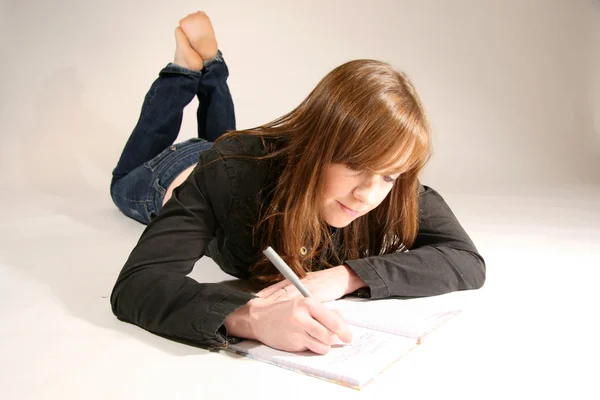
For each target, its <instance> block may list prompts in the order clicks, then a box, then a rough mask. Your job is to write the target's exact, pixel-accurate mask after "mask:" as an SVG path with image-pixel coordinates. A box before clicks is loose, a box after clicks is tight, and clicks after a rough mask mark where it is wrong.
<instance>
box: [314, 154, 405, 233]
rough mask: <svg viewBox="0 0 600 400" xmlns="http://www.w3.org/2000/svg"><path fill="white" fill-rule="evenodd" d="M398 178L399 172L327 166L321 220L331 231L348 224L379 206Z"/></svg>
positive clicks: (335, 165) (320, 208)
mask: <svg viewBox="0 0 600 400" xmlns="http://www.w3.org/2000/svg"><path fill="white" fill-rule="evenodd" d="M398 176H400V174H399V173H396V174H394V175H387V174H386V173H385V172H381V173H374V172H367V171H356V170H353V169H350V168H349V167H347V166H346V165H344V164H330V165H329V166H328V167H327V170H326V171H325V180H324V183H323V190H322V192H321V201H320V203H319V213H320V215H321V218H323V219H324V220H325V222H327V224H329V225H330V226H333V227H335V228H342V227H344V226H346V225H348V224H349V223H350V222H352V221H354V220H355V219H356V218H358V217H360V216H361V215H365V214H366V213H368V212H369V211H371V210H373V209H374V208H375V207H377V206H378V205H379V204H381V202H382V201H383V199H385V196H387V195H388V193H389V192H390V191H391V190H392V187H393V185H394V181H395V180H396V179H397V178H398Z"/></svg>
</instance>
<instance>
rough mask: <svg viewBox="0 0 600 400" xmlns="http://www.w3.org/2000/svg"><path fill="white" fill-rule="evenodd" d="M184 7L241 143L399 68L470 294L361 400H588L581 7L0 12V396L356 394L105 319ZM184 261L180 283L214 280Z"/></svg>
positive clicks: (318, 0)
mask: <svg viewBox="0 0 600 400" xmlns="http://www.w3.org/2000/svg"><path fill="white" fill-rule="evenodd" d="M198 9H200V10H205V11H207V13H208V14H209V15H210V16H211V19H212V21H213V24H214V26H215V30H216V32H217V38H218V41H219V44H220V48H221V50H222V51H223V53H224V55H225V58H226V60H227V62H228V65H229V68H230V72H231V77H230V80H229V83H230V87H231V90H232V93H233V96H234V101H235V105H236V111H237V119H238V127H239V128H247V127H250V126H255V125H258V124H261V123H264V122H267V121H270V120H272V119H274V118H276V117H278V116H280V115H282V114H283V113H285V112H287V111H289V110H291V109H292V108H293V107H295V106H296V105H297V104H298V103H299V102H300V101H301V100H302V99H303V98H304V96H306V95H307V94H308V93H309V92H310V90H311V89H312V88H313V86H314V85H315V84H316V83H317V82H318V80H320V79H321V78H322V77H323V76H324V75H325V74H326V73H327V72H329V71H330V70H331V69H332V68H334V67H336V66H337V65H339V64H341V63H343V62H345V61H348V60H350V59H354V58H375V59H380V60H384V61H388V62H390V63H391V64H392V65H394V66H395V67H397V68H399V69H402V70H404V71H406V72H407V73H408V74H409V76H410V77H411V78H412V80H413V82H414V83H415V85H416V87H417V90H418V91H419V93H420V94H421V97H422V99H423V101H424V103H425V106H426V108H427V109H428V111H429V116H430V119H431V121H432V126H433V135H434V154H433V157H432V159H431V161H430V163H429V164H428V166H427V168H426V170H425V173H424V176H423V179H422V181H423V183H425V184H428V185H431V186H433V187H434V188H436V189H437V190H439V191H440V192H441V193H442V194H443V195H444V196H445V198H446V199H447V200H448V202H449V204H450V205H451V207H452V209H453V210H454V211H455V213H456V214H457V216H458V217H459V219H460V220H461V222H462V223H463V225H464V226H465V228H466V229H467V231H468V232H469V233H470V234H471V236H472V238H473V239H474V241H475V243H476V245H477V246H478V248H479V250H480V251H481V253H482V254H483V256H484V258H486V261H487V265H488V280H487V282H486V285H485V286H484V288H483V289H481V290H480V291H477V292H475V293H474V295H475V296H477V297H476V299H477V300H476V301H475V302H474V303H473V304H471V306H470V307H471V311H470V312H466V313H465V314H464V316H462V317H461V319H460V320H459V321H457V322H456V323H455V324H454V325H453V326H451V327H448V328H447V329H446V330H445V333H440V335H439V337H438V339H437V340H438V341H437V342H436V341H435V340H432V341H431V343H430V346H429V347H426V346H423V349H422V350H419V352H418V353H417V354H415V355H414V356H412V355H411V356H410V357H408V358H407V359H405V360H403V361H401V362H400V364H398V365H397V366H396V367H395V368H394V369H392V370H391V371H389V372H388V373H386V375H385V376H382V377H381V378H378V379H377V380H376V382H375V383H374V384H373V387H372V388H369V391H368V392H366V394H365V395H368V393H371V398H383V396H384V394H385V393H389V391H390V390H395V391H396V393H401V394H403V395H406V397H410V398H420V397H421V398H429V397H437V398H439V397H441V396H444V397H449V398H461V399H465V398H493V397H495V396H499V397H500V396H503V397H508V396H511V397H517V398H518V397H520V396H518V395H516V394H515V393H521V394H522V395H523V397H526V396H529V397H538V396H541V395H542V394H544V395H545V394H554V395H560V394H562V395H563V396H567V395H569V396H571V397H576V398H594V396H596V397H595V398H598V397H597V388H595V387H592V385H591V384H590V382H594V381H595V379H596V378H595V373H597V371H595V370H594V369H588V368H585V367H582V364H583V363H584V362H586V360H588V359H589V360H592V362H594V361H593V360H597V358H596V357H600V354H599V353H600V351H598V345H597V344H595V343H597V337H598V334H600V332H598V329H597V328H596V325H597V324H596V323H595V322H594V320H595V319H596V318H595V316H597V306H596V305H597V304H598V303H599V302H598V295H597V294H596V293H597V284H596V282H597V278H598V266H599V265H600V72H599V71H600V2H598V1H594V0H504V1H502V0H452V1H445V0H421V1H417V0H413V1H408V0H387V1H383V0H372V1H370V2H366V1H356V0H348V1H341V0H304V1H275V0H271V1H267V0H254V1H244V0H237V1H223V0H222V1H216V0H214V1H191V0H174V1H164V0H163V1H155V0H145V1H142V0H120V1H116V0H106V1H91V0H90V1H85V0H55V1H46V0H14V1H9V0H0V15H1V19H0V33H1V35H0V40H1V42H0V43H1V45H0V73H1V76H2V80H1V83H0V135H1V136H0V137H1V138H2V145H1V146H0V179H1V180H2V182H3V185H2V187H1V188H0V194H2V196H1V197H0V205H1V207H0V221H2V224H1V226H0V239H1V243H2V244H1V245H0V296H2V300H3V301H2V302H0V321H2V322H1V323H0V353H1V354H3V355H4V356H3V357H4V358H3V361H2V364H0V397H2V398H35V399H38V398H60V399H64V398H111V399H116V398H128V399H131V398H145V399H147V398H159V397H160V398H164V397H167V396H168V397H170V398H191V397H200V396H201V395H210V396H212V398H231V397H232V396H233V395H237V394H239V395H241V394H244V395H246V396H247V397H248V398H257V397H261V398H264V396H266V395H267V394H269V395H273V397H278V398H280V397H281V396H280V394H281V392H282V391H285V394H286V396H287V397H290V398H307V397H310V396H313V397H314V395H316V394H317V393H318V394H320V395H323V396H336V397H337V396H351V395H353V394H354V392H351V391H349V390H347V389H344V388H337V387H335V385H331V384H329V383H326V382H315V381H314V380H312V379H311V378H307V377H303V376H296V375H295V374H292V373H289V372H287V371H279V370H277V369H276V368H273V367H271V366H267V365H260V366H257V365H255V364H248V363H242V362H233V361H232V360H229V359H228V358H226V357H223V356H221V355H219V354H207V353H206V352H203V351H201V350H198V349H194V348H191V347H189V346H183V345H179V344H175V343H173V342H169V341H167V340H165V339H161V338H158V337H155V336H153V335H150V334H148V333H146V332H144V331H142V330H141V329H138V328H135V327H132V326H129V325H126V324H123V323H121V322H119V321H117V320H116V319H115V318H114V317H113V316H112V314H111V313H110V308H109V305H108V300H107V296H108V295H110V290H111V288H112V285H113V284H114V281H115V279H116V276H117V274H118V272H119V270H120V268H121V266H122V265H123V262H124V261H125V259H126V257H127V256H128V254H129V252H130V251H131V249H132V247H133V246H134V245H135V243H136V241H137V239H138V238H139V235H140V233H141V231H142V229H143V226H142V225H140V224H138V223H136V222H134V221H132V220H129V219H127V218H125V217H124V216H122V215H120V214H119V213H118V211H117V210H116V208H115V207H114V206H113V205H112V204H111V202H110V198H109V196H108V185H109V181H110V172H111V170H112V168H113V166H114V164H115V163H116V161H117V159H118V156H119V153H120V151H121V149H122V146H123V145H124V143H125V141H126V139H127V137H128V135H129V133H130V132H131V130H132V129H133V127H134V125H135V123H136V121H137V118H138V116H139V111H140V107H141V104H142V100H143V97H144V95H145V93H146V91H147V89H148V88H149V87H150V85H151V83H152V82H153V80H154V79H155V78H156V76H157V74H158V72H159V71H160V69H161V68H162V67H164V66H165V65H166V64H167V63H168V62H170V61H172V58H173V52H174V48H175V46H174V33H173V31H174V28H175V27H176V26H177V23H178V21H179V19H180V18H182V17H183V16H185V15H187V14H188V13H191V12H193V11H196V10H198ZM195 107H196V101H194V102H193V103H192V104H191V105H190V106H189V107H188V108H187V109H186V113H185V118H184V123H183V127H182V133H181V139H184V138H188V137H191V136H193V135H194V134H195V129H196V128H195ZM199 266H200V267H201V268H197V270H199V271H200V272H196V271H194V274H196V277H197V278H198V279H205V280H220V279H223V278H224V276H222V275H220V274H219V272H218V271H217V270H216V268H215V266H214V265H213V264H212V262H211V261H210V260H206V259H203V260H201V261H200V262H199ZM461 321H462V322H461ZM596 369H597V368H596ZM275 370H277V371H275ZM265 377H270V378H271V381H270V382H269V383H265V381H264V379H265ZM232 381H235V382H238V383H239V385H231V384H228V383H229V382H232ZM432 382H433V383H432ZM277 384H279V385H283V386H285V387H282V388H281V390H279V389H277ZM273 388H276V389H277V390H274V389H273ZM290 388H295V389H294V391H293V393H289V389H290ZM399 388H400V389H399ZM517 389H518V390H519V391H518V392H516V390H517ZM275 395H277V396H275ZM267 397H269V396H267ZM269 398H270V397H269Z"/></svg>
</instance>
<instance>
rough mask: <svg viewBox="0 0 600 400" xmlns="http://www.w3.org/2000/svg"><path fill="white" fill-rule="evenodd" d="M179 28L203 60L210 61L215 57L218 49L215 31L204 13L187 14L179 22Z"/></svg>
mask: <svg viewBox="0 0 600 400" xmlns="http://www.w3.org/2000/svg"><path fill="white" fill-rule="evenodd" d="M179 27H180V28H181V29H182V30H183V32H184V33H185V36H187V38H188V41H189V42H190V45H191V46H192V49H194V50H196V52H197V53H198V54H200V57H202V59H203V60H210V59H211V58H213V57H214V56H216V55H217V50H218V49H219V47H218V44H217V39H216V37H215V31H214V29H213V26H212V23H211V22H210V18H208V15H206V13H205V12H204V11H198V12H195V13H193V14H189V15H188V16H187V17H185V18H183V19H182V20H181V21H179Z"/></svg>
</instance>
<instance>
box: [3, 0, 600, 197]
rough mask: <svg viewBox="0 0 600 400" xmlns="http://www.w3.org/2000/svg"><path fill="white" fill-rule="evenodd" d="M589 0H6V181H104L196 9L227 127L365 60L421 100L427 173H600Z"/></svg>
mask: <svg viewBox="0 0 600 400" xmlns="http://www.w3.org/2000/svg"><path fill="white" fill-rule="evenodd" d="M598 8H599V5H598V2H594V1H592V0H589V1H588V0H577V1H568V0H562V1H561V0H553V1H547V0H527V1H522V0H509V1H476V0H458V1H448V2H446V1H441V0H426V1H397V0H395V1H391V0H388V1H381V0H379V1H372V2H369V3H365V2H363V1H316V0H310V1H302V2H291V1H265V0H261V1H251V2H250V1H173V2H169V4H168V5H167V4H166V3H165V2H158V1H133V0H127V1H104V2H96V1H77V0H71V1H68V0H59V1H51V2H48V1H42V0H37V1H34V0H24V1H5V2H4V6H3V9H4V13H3V14H4V19H5V23H4V24H3V28H4V30H5V34H4V35H3V40H4V42H5V43H4V46H3V48H4V51H3V58H4V60H5V61H4V62H2V67H1V68H2V72H3V74H2V75H3V76H4V79H3V82H2V85H1V86H2V97H1V99H2V100H1V101H2V107H1V112H2V115H1V116H2V118H1V122H0V124H1V125H0V126H1V130H0V132H1V134H2V138H3V144H4V145H3V146H2V148H1V150H0V151H1V156H2V157H1V158H2V173H3V177H4V175H6V178H4V179H9V180H14V181H21V180H22V179H23V178H26V179H28V180H31V181H32V182H35V183H36V184H40V185H43V182H47V181H48V179H50V180H52V181H55V180H56V179H57V177H58V178H59V179H61V181H62V182H55V183H54V184H53V185H52V186H53V189H54V190H57V189H58V188H59V187H60V186H59V183H64V184H68V185H70V184H71V183H74V182H77V183H80V184H82V185H83V184H84V183H85V182H87V181H86V180H85V176H82V174H94V175H93V177H94V178H98V179H97V180H96V179H94V182H97V183H98V186H99V188H100V189H102V190H105V188H106V186H107V183H108V179H109V175H110V169H111V168H112V167H113V164H114V163H115V162H116V159H117V158H118V154H119V151H120V150H121V147H122V146H123V143H124V141H125V140H126V138H127V136H128V134H129V132H130V131H131V129H132V128H133V126H134V125H135V122H136V121H137V117H138V116H139V109H140V107H141V102H142V100H143V96H144V94H145V92H146V90H147V89H148V88H149V86H150V84H151V83H152V81H153V80H154V78H155V77H156V76H157V74H158V71H159V70H160V69H161V68H162V67H163V66H164V65H166V63H167V62H169V61H172V57H173V51H174V38H173V29H174V27H175V26H176V24H177V22H178V20H179V19H180V18H181V17H182V16H184V15H186V14H187V13H189V12H192V11H194V10H196V9H205V10H206V11H207V12H208V13H209V15H210V16H211V17H212V20H213V22H214V25H215V29H216V31H217V35H218V40H219V44H220V47H221V49H222V51H223V52H224V54H225V56H226V59H227V61H228V64H229V66H230V70H231V78H230V86H231V90H232V92H233V95H234V101H235V104H236V110H237V116H238V121H239V123H238V126H239V127H240V128H245V127H250V126H254V125H258V124H261V123H264V122H266V121H269V120H271V119H273V118H275V117H278V116H280V115H282V114H283V113H285V112H287V111H289V110H291V109H292V108H293V107H295V106H296V105H297V104H298V103H299V102H300V101H301V100H302V99H303V98H304V96H306V95H307V94H308V93H309V91H310V90H311V89H312V87H313V86H314V85H315V84H316V82H317V81H318V80H319V79H321V78H322V77H323V76H324V75H325V74H326V73H327V72H328V71H329V70H331V69H332V68H334V67H335V66H337V65H339V64H341V63H343V62H345V61H347V60H350V59H353V58H376V59H381V60H385V61H388V62H390V63H392V64H393V65H394V66H396V67H397V68H400V69H403V70H405V71H406V72H407V73H408V74H409V76H410V77H411V78H412V79H413V81H414V83H415V85H416V87H417V90H418V91H419V92H420V94H421V96H422V98H423V100H424V102H425V104H426V107H427V108H428V110H429V114H430V118H431V120H432V124H433V130H434V139H435V141H434V151H435V154H434V157H433V158H432V160H431V162H430V164H429V165H428V168H427V172H426V175H425V177H426V180H427V181H428V182H430V183H431V184H435V186H436V187H440V185H441V186H442V188H443V189H445V188H452V189H456V188H459V187H460V188H463V189H469V190H474V191H479V190H481V188H480V186H481V185H484V186H485V187H486V189H487V190H492V191H500V190H505V186H506V185H509V186H510V185H524V184H557V182H562V181H564V180H569V181H573V180H576V181H578V182H591V181H596V182H598V181H599V180H600V172H599V171H600V169H599V159H600V157H599V156H598V155H599V154H600V134H599V133H598V131H599V129H598V126H599V122H598V121H599V120H600V117H598V114H599V112H600V111H599V110H600V107H598V96H599V95H598V92H599V90H598V85H599V84H598V81H599V80H600V78H598V76H599V72H598V71H600V68H598V65H599V64H598V53H599V50H598V49H599V48H600V44H599V39H598V37H599V36H598V32H599V31H598V29H599V28H598V26H599V24H598V20H599V19H600V17H599V16H598V14H599V13H600V11H599V10H598ZM194 107H195V103H194V104H193V105H192V106H191V107H190V108H188V109H187V111H188V112H187V115H188V116H189V117H188V118H186V120H185V121H184V126H183V129H182V135H183V136H185V137H187V136H191V135H193V134H194V130H195V121H194V118H193V116H194V115H193V108H194ZM40 165H43V166H44V168H43V171H40V168H38V167H39V166H40ZM499 185H501V186H502V189H500V186H499ZM49 190H50V189H49Z"/></svg>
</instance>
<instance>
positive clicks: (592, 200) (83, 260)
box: [0, 188, 600, 399]
mask: <svg viewBox="0 0 600 400" xmlns="http://www.w3.org/2000/svg"><path fill="white" fill-rule="evenodd" d="M12 193H19V198H18V199H17V198H12V199H11V194H12ZM3 195H4V199H5V200H4V201H3V204H4V206H3V207H2V210H1V211H0V216H1V220H2V221H3V224H2V227H1V228H0V229H1V230H0V232H1V237H2V247H1V248H0V259H1V260H2V263H1V264H0V293H2V295H1V296H2V302H1V303H0V320H1V321H2V324H1V326H2V327H1V329H0V333H1V339H2V340H1V342H0V343H1V344H0V348H1V353H2V364H1V365H0V381H1V385H0V387H1V389H0V393H2V397H3V398H10V399H25V398H27V399H39V398H57V399H59V398H73V399H75V398H89V399H92V398H93V399H96V398H98V399H100V398H111V399H116V398H164V397H168V398H181V399H183V398H192V397H194V396H195V398H197V397H198V396H200V395H203V396H204V395H207V394H210V395H211V396H213V397H212V398H231V397H232V396H233V395H238V394H239V395H248V396H249V397H248V398H259V397H261V396H266V397H267V398H271V397H275V395H276V394H277V393H279V392H280V391H279V390H278V389H277V390H276V389H273V388H271V389H268V388H269V387H270V386H273V385H275V386H276V387H278V388H279V387H280V388H281V390H284V388H289V387H294V390H293V392H292V393H290V394H289V396H291V397H292V398H305V396H314V395H315V394H317V393H318V394H319V395H323V394H330V395H336V396H337V395H343V396H354V395H356V394H355V393H354V391H352V390H349V389H346V388H343V387H338V386H337V385H333V384H330V383H327V382H322V381H318V380H316V379H313V378H309V377H306V376H302V375H300V374H296V373H293V372H289V371H285V370H280V369H279V368H275V367H272V366H270V365H263V364H262V363H258V362H255V363H253V364H250V362H251V361H250V360H245V359H235V358H232V357H231V356H228V355H222V354H212V353H208V352H206V351H204V350H200V349H195V348H192V347H189V346H184V345H180V344H176V343H172V342H169V341H167V340H165V339H162V338H158V337H155V336H153V335H151V334H149V333H147V332H145V331H142V330H141V329H139V328H136V327H134V326H131V325H127V324H125V323H122V322H119V321H117V320H116V318H114V316H113V315H112V314H111V312H110V307H109V302H108V299H107V297H108V296H109V295H110V291H111V288H112V285H113V283H114V280H115V278H116V275H117V273H118V271H119V270H120V267H121V265H122V263H123V262H124V260H125V259H126V257H127V255H128V254H129V251H130V250H131V248H132V247H133V245H134V244H135V242H136V240H137V238H138V236H139V234H140V233H141V230H142V226H141V225H139V224H137V223H136V222H133V221H131V220H128V219H127V218H125V217H124V216H122V215H120V214H119V212H118V211H117V210H116V209H115V208H114V207H113V206H112V205H111V204H110V203H109V201H108V199H106V198H105V199H97V200H95V201H91V200H90V202H89V203H87V204H85V205H82V204H81V203H80V202H71V201H69V200H68V199H59V198H57V197H51V196H48V195H45V194H43V193H40V192H36V191H32V190H30V189H26V188H19V189H17V190H15V191H6V192H4V193H3ZM446 197H447V200H448V202H449V203H450V204H451V206H452V207H453V209H454V210H455V211H456V213H457V215H458V216H459V218H460V219H461V220H462V221H463V223H464V225H465V227H466V228H467V229H468V230H469V232H470V233H471V234H472V236H473V239H474V240H475V242H476V243H477V245H478V247H479V249H480V251H481V253H482V254H483V255H484V257H485V258H486V260H487V266H488V281H487V283H486V285H485V286H484V288H483V289H481V290H479V291H477V292H471V293H470V297H468V301H466V302H465V311H464V312H463V314H462V315H460V316H459V317H457V318H456V319H455V320H454V321H451V322H450V323H448V324H447V325H446V326H444V327H442V328H441V329H440V330H439V331H438V332H436V333H435V334H434V335H433V336H432V337H430V338H427V339H429V340H426V341H425V343H424V344H423V345H422V346H421V347H420V348H419V349H417V350H416V351H413V352H412V353H411V354H410V355H409V356H407V357H406V358H405V359H403V360H401V361H400V362H398V363H397V364H395V365H394V366H393V367H392V368H391V369H389V370H388V371H386V372H385V373H384V374H383V375H381V376H380V377H378V378H377V379H376V380H375V381H374V382H373V383H372V384H371V385H369V386H367V388H366V389H365V390H364V395H369V396H373V397H370V398H375V396H382V395H383V394H384V393H389V391H393V390H401V392H402V393H403V394H404V395H406V396H407V397H410V398H433V397H434V396H436V397H442V396H443V397H450V398H459V396H458V393H460V398H480V397H481V396H483V397H488V396H486V395H483V394H485V393H489V394H490V395H492V394H493V395H494V396H493V397H495V396H500V395H502V396H505V397H509V396H512V395H513V394H514V391H515V390H517V388H518V391H519V394H520V395H521V396H519V398H525V397H537V396H541V395H550V394H553V395H554V394H561V395H565V396H566V395H570V396H574V397H573V398H592V396H591V394H592V393H596V394H598V392H597V386H595V384H594V383H593V382H594V381H595V375H596V372H597V371H595V369H594V368H593V367H592V366H593V360H595V359H597V358H596V357H598V356H600V354H599V352H598V344H597V343H598V339H597V338H598V334H600V331H599V330H598V323H597V321H596V319H597V318H596V317H597V304H598V301H597V300H598V296H597V279H598V278H599V277H600V275H599V273H598V267H599V266H600V249H599V246H598V244H599V243H600V228H599V227H600V207H599V204H600V189H599V188H568V189H567V188H562V189H560V190H549V189H547V190H537V191H532V192H530V193H528V194H521V195H519V196H506V197H500V196H495V197H485V196H477V195H473V194H469V195H465V194H452V195H448V196H446ZM193 276H194V277H195V278H196V279H200V280H212V281H218V280H222V279H227V278H228V277H227V276H225V275H223V274H221V273H220V272H219V271H218V269H217V267H216V266H215V265H214V264H213V263H212V262H210V261H209V260H201V261H200V262H199V263H198V265H197V267H196V269H195V271H194V273H193ZM588 363H591V365H590V364H588ZM586 365H590V367H589V368H587V367H586ZM270 380H273V381H272V382H273V383H267V381H270ZM432 380H433V381H434V382H435V384H433V382H432ZM232 382H236V383H235V384H233V383H232ZM286 397H287V396H286ZM490 397H492V396H490Z"/></svg>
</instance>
